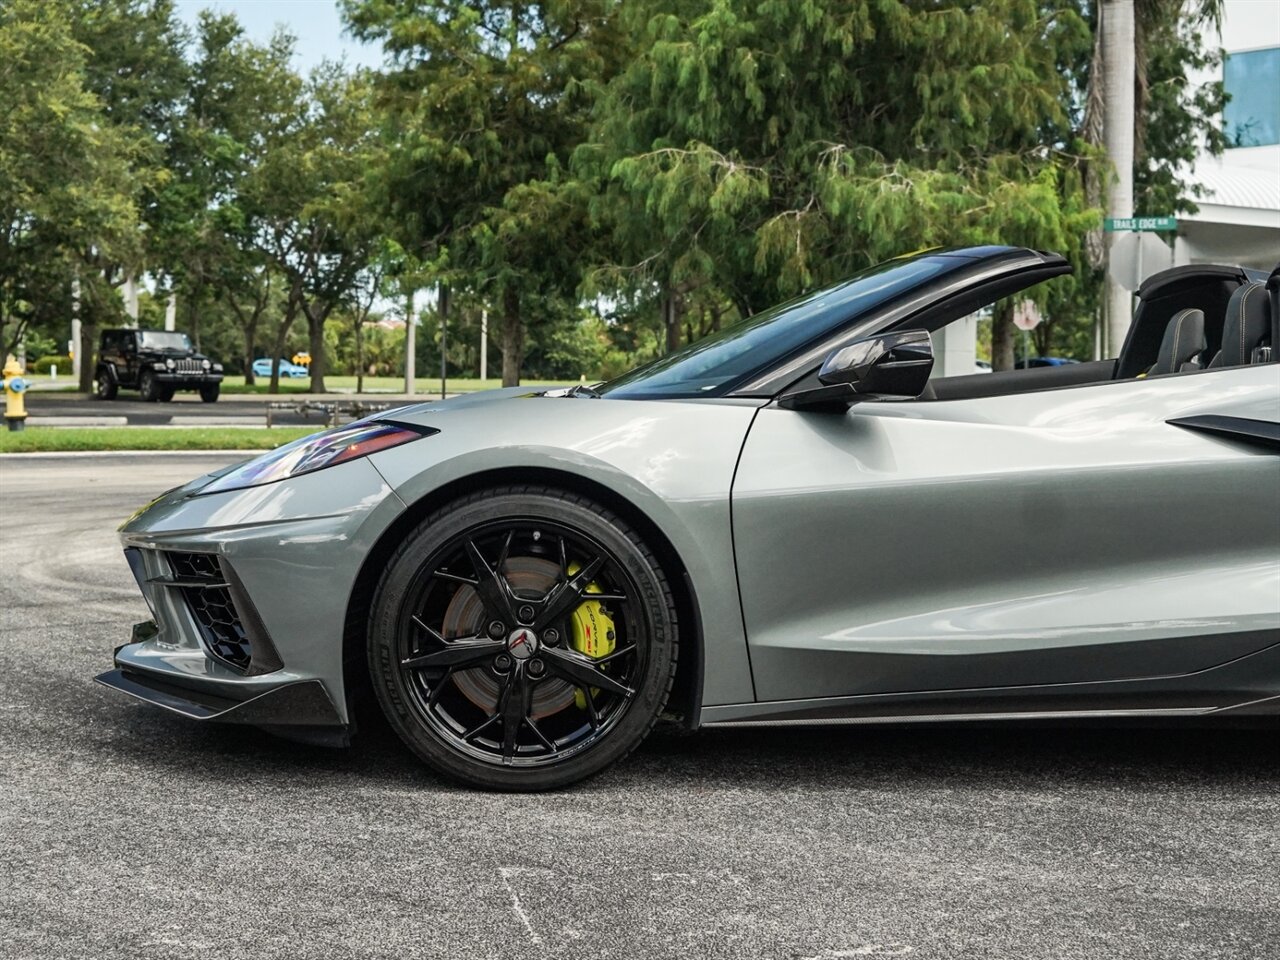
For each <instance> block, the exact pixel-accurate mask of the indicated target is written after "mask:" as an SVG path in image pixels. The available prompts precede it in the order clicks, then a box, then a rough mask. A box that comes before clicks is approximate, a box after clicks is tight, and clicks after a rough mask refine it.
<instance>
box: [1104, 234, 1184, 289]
mask: <svg viewBox="0 0 1280 960" xmlns="http://www.w3.org/2000/svg"><path fill="white" fill-rule="evenodd" d="M1108 264H1109V269H1110V271H1111V276H1112V277H1113V278H1114V279H1115V281H1116V283H1118V284H1120V286H1122V287H1124V289H1126V290H1137V289H1138V286H1139V285H1140V284H1141V283H1142V281H1143V280H1145V279H1147V277H1149V276H1151V274H1153V273H1159V272H1160V271H1161V270H1167V269H1169V268H1170V267H1171V266H1173V250H1172V249H1171V248H1170V247H1169V244H1168V243H1166V242H1165V241H1164V240H1162V239H1161V238H1160V237H1157V236H1156V235H1155V234H1154V233H1122V234H1120V235H1119V236H1118V237H1116V238H1115V240H1114V242H1113V243H1112V244H1111V252H1110V255H1109V260H1108Z"/></svg>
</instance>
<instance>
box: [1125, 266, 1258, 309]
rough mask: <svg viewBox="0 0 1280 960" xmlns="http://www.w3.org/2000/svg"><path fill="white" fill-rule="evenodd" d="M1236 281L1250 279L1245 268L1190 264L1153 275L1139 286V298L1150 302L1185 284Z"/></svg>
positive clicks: (1241, 281)
mask: <svg viewBox="0 0 1280 960" xmlns="http://www.w3.org/2000/svg"><path fill="white" fill-rule="evenodd" d="M1211 279H1212V280H1236V281H1238V282H1240V283H1245V282H1246V281H1247V280H1248V279H1249V275H1248V273H1246V272H1245V269H1244V268H1243V267H1231V266H1225V265H1222V264H1214V263H1189V264H1187V265H1185V266H1181V267H1170V268H1169V269H1168V270H1161V271H1160V272H1159V273H1153V274H1152V275H1151V276H1149V277H1147V279H1145V280H1143V281H1142V283H1141V284H1140V285H1139V286H1138V297H1139V299H1142V300H1149V299H1151V298H1152V297H1158V296H1163V295H1164V294H1166V293H1169V292H1171V291H1173V290H1176V289H1177V288H1178V287H1180V286H1183V285H1184V284H1185V285H1187V286H1190V285H1192V284H1194V283H1202V282H1204V281H1205V280H1211Z"/></svg>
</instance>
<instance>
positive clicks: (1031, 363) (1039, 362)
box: [1015, 357, 1080, 370]
mask: <svg viewBox="0 0 1280 960" xmlns="http://www.w3.org/2000/svg"><path fill="white" fill-rule="evenodd" d="M1079 362H1080V361H1079V360H1072V359H1071V358H1070V357H1023V358H1022V359H1021V360H1019V361H1018V362H1017V364H1016V365H1015V366H1016V367H1017V369H1019V370H1034V369H1035V368H1036V367H1065V366H1066V365H1067V364H1069V363H1079Z"/></svg>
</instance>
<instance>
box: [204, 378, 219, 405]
mask: <svg viewBox="0 0 1280 960" xmlns="http://www.w3.org/2000/svg"><path fill="white" fill-rule="evenodd" d="M221 390H222V384H220V383H209V384H206V385H205V386H203V387H201V388H200V399H201V400H203V401H204V402H205V403H213V402H214V401H216V400H217V399H218V394H219V392H221Z"/></svg>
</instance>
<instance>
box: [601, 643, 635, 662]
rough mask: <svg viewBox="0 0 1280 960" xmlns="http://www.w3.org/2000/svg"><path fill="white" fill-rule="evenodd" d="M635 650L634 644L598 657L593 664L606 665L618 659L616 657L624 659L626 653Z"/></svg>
mask: <svg viewBox="0 0 1280 960" xmlns="http://www.w3.org/2000/svg"><path fill="white" fill-rule="evenodd" d="M635 648H636V645H635V644H634V643H633V644H630V645H629V646H626V647H619V648H618V649H617V650H615V651H613V653H610V654H606V655H605V656H603V657H600V658H599V659H597V660H595V661H594V662H595V664H596V666H599V665H600V664H602V663H608V662H609V661H610V660H616V659H618V657H625V656H626V655H627V654H628V653H631V652H632V651H634V650H635Z"/></svg>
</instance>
